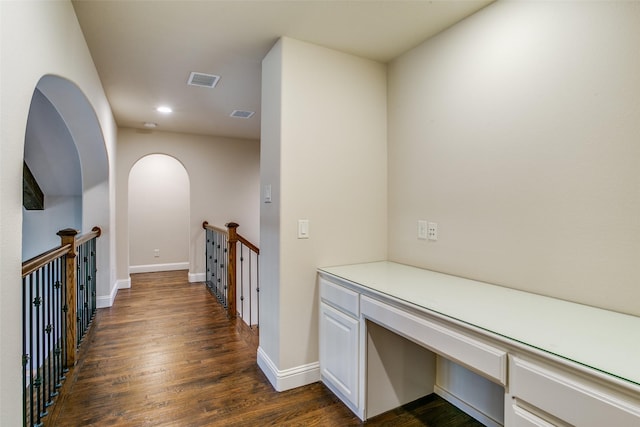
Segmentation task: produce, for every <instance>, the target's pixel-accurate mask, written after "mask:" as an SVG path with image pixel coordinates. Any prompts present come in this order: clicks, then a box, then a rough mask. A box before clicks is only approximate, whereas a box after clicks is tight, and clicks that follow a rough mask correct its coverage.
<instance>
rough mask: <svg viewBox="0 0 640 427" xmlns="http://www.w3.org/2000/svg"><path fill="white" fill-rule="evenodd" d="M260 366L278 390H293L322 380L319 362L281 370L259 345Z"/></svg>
mask: <svg viewBox="0 0 640 427" xmlns="http://www.w3.org/2000/svg"><path fill="white" fill-rule="evenodd" d="M258 366H259V367H260V369H262V372H264V374H265V375H266V376H267V378H268V379H269V382H270V383H271V385H272V386H273V388H275V389H276V391H285V390H291V389H292V388H296V387H301V386H303V385H307V384H312V383H315V382H318V381H320V363H319V362H314V363H309V364H307V365H301V366H297V367H295V368H289V369H284V370H279V369H278V368H277V366H276V365H275V363H273V361H272V360H271V359H270V358H269V356H268V355H267V353H265V351H264V350H263V349H262V347H258Z"/></svg>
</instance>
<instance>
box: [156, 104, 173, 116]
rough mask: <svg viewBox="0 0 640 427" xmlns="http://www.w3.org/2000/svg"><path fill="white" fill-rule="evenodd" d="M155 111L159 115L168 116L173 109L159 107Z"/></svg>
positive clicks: (163, 106) (164, 106)
mask: <svg viewBox="0 0 640 427" xmlns="http://www.w3.org/2000/svg"><path fill="white" fill-rule="evenodd" d="M156 111H157V112H159V113H164V114H169V113H173V109H172V108H171V107H168V106H166V105H161V106H159V107H158V108H156Z"/></svg>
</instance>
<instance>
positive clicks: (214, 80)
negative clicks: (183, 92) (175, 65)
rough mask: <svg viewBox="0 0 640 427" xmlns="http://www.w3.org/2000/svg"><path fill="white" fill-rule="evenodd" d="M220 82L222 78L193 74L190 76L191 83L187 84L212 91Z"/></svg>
mask: <svg viewBox="0 0 640 427" xmlns="http://www.w3.org/2000/svg"><path fill="white" fill-rule="evenodd" d="M218 80H220V76H216V75H214V74H204V73H196V72H192V73H191V75H190V76H189V81H188V82H187V84H189V85H191V86H200V87H207V88H209V89H212V88H214V87H215V86H216V84H218Z"/></svg>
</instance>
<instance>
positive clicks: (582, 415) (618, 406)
mask: <svg viewBox="0 0 640 427" xmlns="http://www.w3.org/2000/svg"><path fill="white" fill-rule="evenodd" d="M510 386H511V393H512V395H513V396H514V397H516V398H517V399H520V400H522V401H524V402H526V403H527V404H529V405H531V406H534V407H537V408H539V409H540V410H542V411H544V412H546V413H549V414H552V415H553V416H554V417H557V418H559V419H561V420H563V421H565V422H567V423H569V424H572V425H577V426H580V427H583V426H584V427H589V426H593V427H602V426H640V400H638V399H631V398H629V397H628V396H626V395H623V394H618V393H615V392H614V391H612V390H609V389H608V388H605V387H604V386H602V385H599V384H597V383H595V382H591V381H589V380H586V379H584V378H582V377H579V376H577V375H572V374H570V373H568V372H566V371H561V370H559V369H556V368H552V367H548V366H544V365H540V364H538V363H534V362H530V361H528V360H524V359H521V358H519V357H512V358H511V361H510Z"/></svg>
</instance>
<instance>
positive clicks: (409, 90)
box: [389, 2, 640, 315]
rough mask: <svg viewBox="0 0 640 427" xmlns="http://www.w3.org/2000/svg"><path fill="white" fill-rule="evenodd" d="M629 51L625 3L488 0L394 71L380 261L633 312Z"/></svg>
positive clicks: (634, 50) (636, 166)
mask: <svg viewBox="0 0 640 427" xmlns="http://www.w3.org/2000/svg"><path fill="white" fill-rule="evenodd" d="M638 40H640V3H637V2H497V3H495V4H493V5H491V6H489V7H487V8H486V9H484V10H483V11H481V12H479V13H478V14H476V15H474V16H472V17H470V18H469V19H467V20H465V21H463V22H462V23H460V24H458V25H456V26H454V27H453V28H451V29H450V30H448V31H446V32H444V33H442V34H441V35H439V36H437V37H435V38H433V39H432V40H429V41H427V42H426V43H424V44H422V45H421V46H419V47H417V48H416V49H413V50H412V51H410V52H408V53H406V54H405V55H403V56H401V57H400V58H398V59H396V60H394V61H393V62H392V63H391V64H390V67H389V221H390V224H391V227H390V235H389V257H390V258H391V259H392V260H395V261H400V262H403V263H407V264H412V265H416V266H419V267H426V268H430V269H433V270H437V271H442V272H446V273H451V274H455V275H459V276H463V277H470V278H473V279H476V280H482V281H487V282H491V283H496V284H500V285H505V286H509V287H513V288H518V289H524V290H527V291H531V292H534V293H540V294H545V295H550V296H554V297H558V298H562V299H567V300H571V301H576V302H579V303H584V304H589V305H594V306H599V307H604V308H608V309H612V310H616V311H621V312H625V313H630V314H634V315H640V305H639V304H638V301H640V287H639V286H638V283H639V282H640V263H639V262H638V254H640V144H639V143H638V136H639V135H640V104H639V103H638V99H640V79H639V78H638V76H639V75H640V55H639V54H638ZM418 219H427V220H429V221H435V222H437V223H438V224H439V240H438V241H437V242H429V241H425V240H418V239H417V238H416V221H417V220H418Z"/></svg>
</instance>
